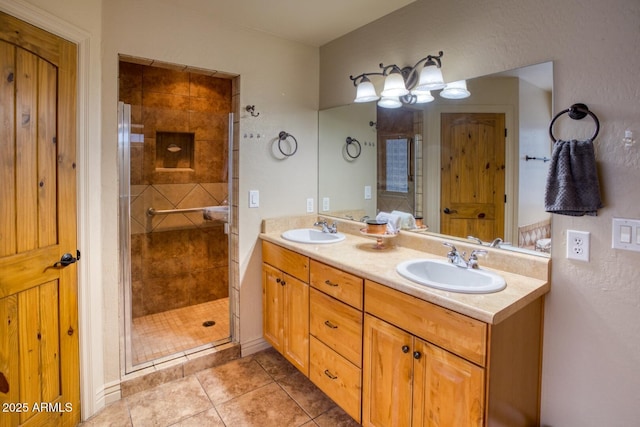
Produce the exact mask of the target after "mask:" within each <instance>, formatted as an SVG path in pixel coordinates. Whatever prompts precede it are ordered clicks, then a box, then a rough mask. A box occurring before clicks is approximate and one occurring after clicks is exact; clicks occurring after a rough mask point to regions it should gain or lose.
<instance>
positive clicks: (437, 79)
mask: <svg viewBox="0 0 640 427" xmlns="http://www.w3.org/2000/svg"><path fill="white" fill-rule="evenodd" d="M444 86H445V84H444V79H443V78H442V69H440V68H438V67H437V66H435V65H427V66H426V67H424V68H423V69H422V71H421V72H420V80H418V86H416V88H415V90H419V91H427V90H438V89H442V88H443V87H444Z"/></svg>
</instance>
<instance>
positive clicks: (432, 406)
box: [362, 314, 484, 427]
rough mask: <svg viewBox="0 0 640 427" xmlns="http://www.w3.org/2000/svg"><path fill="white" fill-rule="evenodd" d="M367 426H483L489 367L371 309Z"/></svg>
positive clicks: (366, 372)
mask: <svg viewBox="0 0 640 427" xmlns="http://www.w3.org/2000/svg"><path fill="white" fill-rule="evenodd" d="M364 325H365V326H364V329H365V339H364V372H363V388H364V395H363V408H362V419H363V423H362V424H363V425H365V426H443V427H444V426H481V425H483V424H482V422H483V421H482V420H483V417H484V412H483V402H484V369H482V368H480V367H478V366H476V365H474V364H473V363H471V362H468V361H466V360H464V359H462V358H461V357H458V356H456V355H454V354H452V353H449V352H447V351H446V350H443V349H441V348H440V347H437V346H435V345H432V344H430V343H428V342H427V341H424V340H422V339H420V338H418V337H416V336H414V335H412V334H410V333H408V332H406V331H404V330H402V329H400V328H398V327H396V326H393V325H391V324H390V323H387V322H384V321H382V320H380V319H378V318H376V317H373V316H371V315H369V314H366V315H365V322H364Z"/></svg>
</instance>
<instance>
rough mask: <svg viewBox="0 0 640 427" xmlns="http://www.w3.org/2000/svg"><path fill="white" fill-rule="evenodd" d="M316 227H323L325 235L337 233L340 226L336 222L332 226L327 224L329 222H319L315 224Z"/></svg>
mask: <svg viewBox="0 0 640 427" xmlns="http://www.w3.org/2000/svg"><path fill="white" fill-rule="evenodd" d="M313 226H314V227H322V232H323V233H337V232H338V225H337V224H336V223H335V222H334V223H333V224H332V225H329V224H327V221H324V220H322V221H318V222H315V223H314V224H313Z"/></svg>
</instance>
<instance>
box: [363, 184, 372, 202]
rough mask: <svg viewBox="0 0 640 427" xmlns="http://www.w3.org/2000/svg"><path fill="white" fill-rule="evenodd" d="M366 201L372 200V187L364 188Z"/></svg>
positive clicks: (366, 186)
mask: <svg viewBox="0 0 640 427" xmlns="http://www.w3.org/2000/svg"><path fill="white" fill-rule="evenodd" d="M364 199H365V200H371V186H370V185H365V186H364Z"/></svg>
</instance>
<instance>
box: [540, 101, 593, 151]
mask: <svg viewBox="0 0 640 427" xmlns="http://www.w3.org/2000/svg"><path fill="white" fill-rule="evenodd" d="M565 113H569V117H571V118H572V119H573V120H582V119H584V118H585V117H587V115H589V116H591V118H592V119H593V121H594V122H596V131H595V132H594V133H593V136H592V137H591V140H592V141H593V140H594V139H596V136H598V132H599V131H600V121H598V117H596V115H595V114H593V113H592V112H591V111H590V110H589V107H587V106H586V105H585V104H573V105H572V106H571V107H569V108H567V109H566V110H562V111H560V112H559V113H558V114H556V116H555V117H554V118H553V120H551V123H550V124H549V136H551V140H552V141H553V142H557V141H558V139H557V138H556V137H555V136H553V124H554V123H555V122H556V120H557V119H558V117H560V116H561V115H563V114H565Z"/></svg>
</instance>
